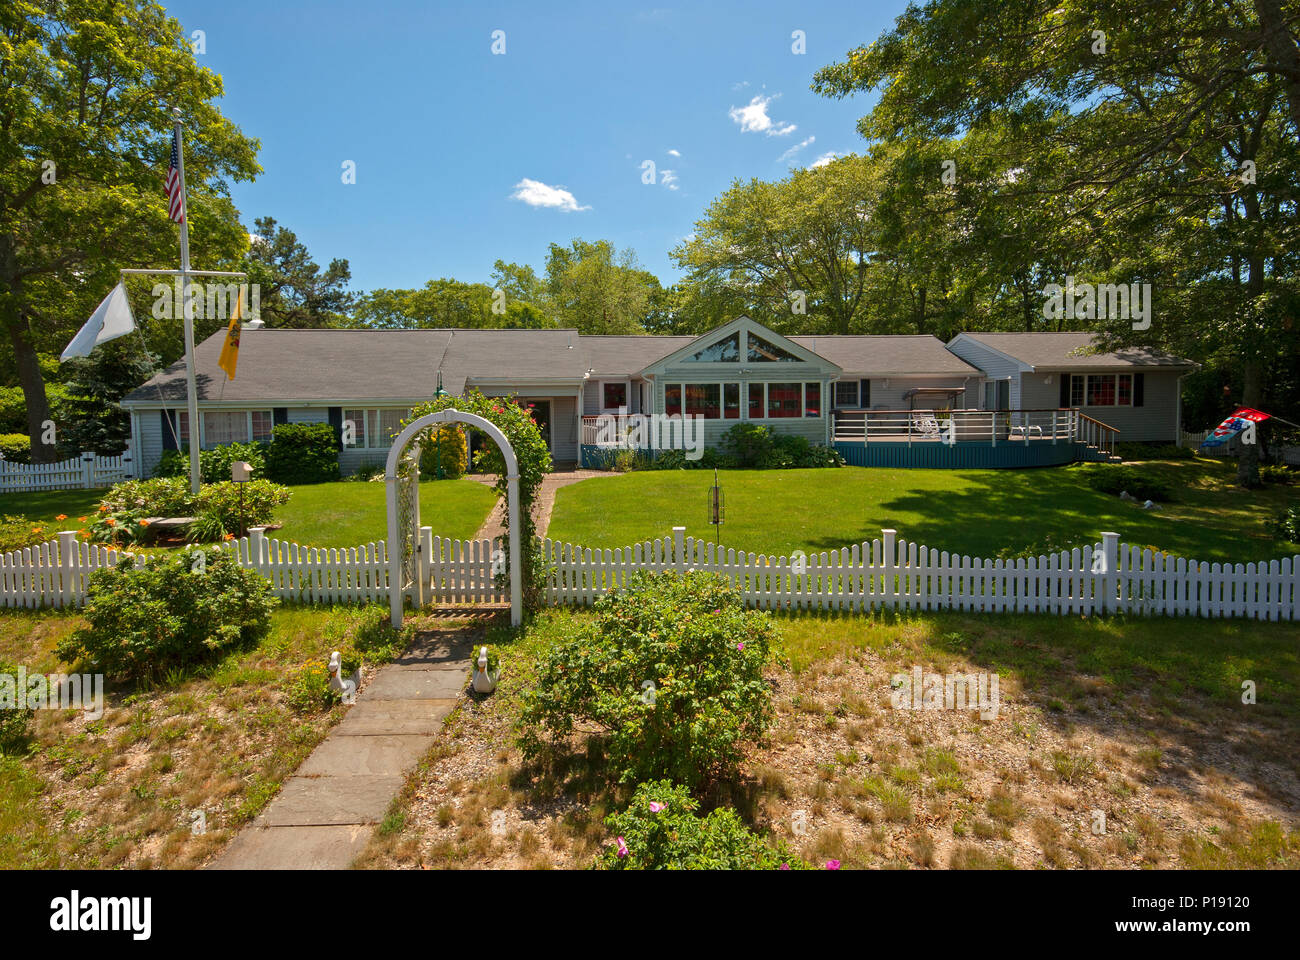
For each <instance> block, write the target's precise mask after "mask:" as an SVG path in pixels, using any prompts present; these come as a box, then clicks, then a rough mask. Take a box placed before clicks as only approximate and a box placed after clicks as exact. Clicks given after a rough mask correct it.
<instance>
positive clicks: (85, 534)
mask: <svg viewBox="0 0 1300 960" xmlns="http://www.w3.org/2000/svg"><path fill="white" fill-rule="evenodd" d="M81 539H82V540H89V539H90V531H89V530H82V531H81Z"/></svg>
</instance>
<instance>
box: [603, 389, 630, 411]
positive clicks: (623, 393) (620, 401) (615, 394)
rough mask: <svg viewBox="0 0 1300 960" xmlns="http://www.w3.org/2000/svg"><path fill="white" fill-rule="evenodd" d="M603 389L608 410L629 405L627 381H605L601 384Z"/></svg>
mask: <svg viewBox="0 0 1300 960" xmlns="http://www.w3.org/2000/svg"><path fill="white" fill-rule="evenodd" d="M601 390H602V392H603V393H604V395H605V409H606V410H617V409H618V408H619V407H626V406H627V384H626V383H605V384H602V385H601Z"/></svg>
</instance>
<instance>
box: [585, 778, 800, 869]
mask: <svg viewBox="0 0 1300 960" xmlns="http://www.w3.org/2000/svg"><path fill="white" fill-rule="evenodd" d="M651 804H653V805H654V806H653V807H652V806H651ZM697 807H698V804H697V803H696V801H695V799H694V798H693V797H692V796H691V795H690V794H689V793H688V792H687V791H686V789H685V788H684V787H676V786H673V784H672V783H670V782H669V781H667V780H657V781H652V782H650V783H643V784H641V785H640V786H638V787H637V789H636V793H635V794H633V796H632V801H631V802H630V803H629V804H628V807H627V809H626V810H624V811H623V812H621V813H615V814H611V815H610V816H608V817H606V818H605V824H606V826H608V827H609V829H610V830H611V831H612V832H613V834H614V837H615V841H614V843H613V844H612V845H611V846H609V847H607V848H606V850H605V853H604V855H603V856H602V857H601V859H600V861H599V864H598V865H599V866H600V867H601V868H602V869H605V870H780V869H783V868H784V869H790V870H803V869H807V866H808V865H807V864H806V863H804V862H803V861H802V860H800V859H799V857H797V856H796V855H794V854H792V853H790V851H789V850H787V849H786V848H785V845H784V844H783V843H779V842H778V843H776V844H771V843H769V842H767V841H766V840H764V839H763V838H762V837H760V836H758V835H756V834H755V833H754V832H753V831H751V830H750V829H749V828H748V827H747V826H745V824H744V821H742V820H741V819H740V817H738V816H737V815H736V812H735V811H734V810H731V809H729V808H725V807H720V808H718V809H717V810H714V811H713V812H712V813H710V814H709V815H708V816H707V817H700V816H697V815H696V812H695V811H696V809H697Z"/></svg>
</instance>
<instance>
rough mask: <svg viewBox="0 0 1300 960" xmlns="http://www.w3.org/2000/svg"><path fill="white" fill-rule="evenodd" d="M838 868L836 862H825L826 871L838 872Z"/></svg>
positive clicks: (838, 863) (838, 865)
mask: <svg viewBox="0 0 1300 960" xmlns="http://www.w3.org/2000/svg"><path fill="white" fill-rule="evenodd" d="M839 868H840V862H839V861H838V860H827V861H826V869H827V870H838V869H839Z"/></svg>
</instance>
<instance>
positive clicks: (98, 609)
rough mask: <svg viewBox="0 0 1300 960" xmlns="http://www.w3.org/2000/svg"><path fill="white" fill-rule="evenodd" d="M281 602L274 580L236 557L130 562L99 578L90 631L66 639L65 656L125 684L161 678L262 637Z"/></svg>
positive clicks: (89, 608) (191, 555)
mask: <svg viewBox="0 0 1300 960" xmlns="http://www.w3.org/2000/svg"><path fill="white" fill-rule="evenodd" d="M199 554H203V557H202V563H201V564H200V563H199V557H198V555H199ZM275 603H276V600H275V598H274V597H273V596H272V595H271V584H270V582H269V581H268V580H266V579H264V578H263V577H261V576H259V575H258V574H257V573H256V572H255V571H252V570H245V569H243V568H241V567H240V566H239V565H238V563H236V561H235V559H234V558H233V556H232V555H231V553H230V552H229V551H225V550H208V551H206V552H205V551H199V550H186V551H184V552H182V553H179V554H170V555H165V556H162V555H155V556H152V557H146V558H143V559H141V558H135V557H126V558H124V559H123V560H121V561H120V562H119V563H118V565H117V566H116V567H115V568H114V569H111V570H101V571H99V572H97V573H94V574H92V575H91V577H90V582H89V587H88V592H87V602H86V608H85V611H84V614H83V615H84V616H85V618H86V619H87V620H88V621H90V626H89V627H83V628H81V629H79V630H76V631H74V632H73V633H72V634H71V635H70V636H67V637H65V638H64V639H63V640H61V641H59V644H58V647H57V653H58V655H59V657H60V659H62V660H63V661H64V662H65V663H70V664H75V663H78V662H84V663H87V664H89V665H92V666H93V667H94V668H95V669H96V670H97V671H101V672H103V673H104V674H106V675H107V676H109V677H112V678H114V679H117V680H145V679H156V678H158V677H161V676H163V675H164V674H165V673H167V672H168V671H170V670H175V669H187V668H189V667H192V666H195V665H197V664H201V663H205V662H209V661H212V660H214V659H216V658H218V657H220V656H222V655H224V654H225V653H227V652H229V651H230V650H232V649H234V648H235V647H238V646H240V645H241V644H244V643H248V642H251V641H254V640H256V639H258V638H260V637H262V636H263V635H265V633H266V631H267V630H268V629H269V628H270V625H271V610H272V608H273V607H274V606H275Z"/></svg>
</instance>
